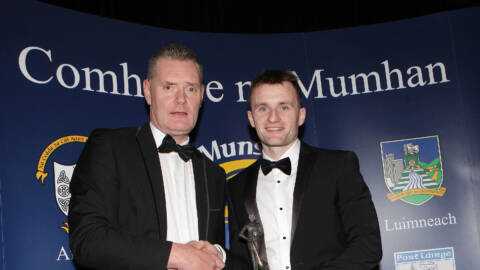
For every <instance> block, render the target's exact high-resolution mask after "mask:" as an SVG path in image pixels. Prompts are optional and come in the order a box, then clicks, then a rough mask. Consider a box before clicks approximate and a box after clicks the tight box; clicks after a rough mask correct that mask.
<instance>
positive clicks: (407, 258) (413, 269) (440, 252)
mask: <svg viewBox="0 0 480 270" xmlns="http://www.w3.org/2000/svg"><path fill="white" fill-rule="evenodd" d="M393 256H394V257H395V270H455V254H454V252H453V247H446V248H436V249H425V250H413V251H403V252H395V253H394V255H393Z"/></svg>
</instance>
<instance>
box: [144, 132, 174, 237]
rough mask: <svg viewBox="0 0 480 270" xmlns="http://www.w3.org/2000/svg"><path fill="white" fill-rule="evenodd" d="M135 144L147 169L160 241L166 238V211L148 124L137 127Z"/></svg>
mask: <svg viewBox="0 0 480 270" xmlns="http://www.w3.org/2000/svg"><path fill="white" fill-rule="evenodd" d="M137 143H138V145H139V148H140V152H141V153H142V157H143V160H144V163H145V166H146V168H147V173H148V176H149V180H150V184H151V186H152V190H153V200H154V202H155V209H156V212H157V223H158V229H159V233H160V239H166V238H167V230H166V229H164V228H167V209H166V204H165V193H164V192H165V191H164V188H163V177H162V169H161V168H160V159H159V158H158V152H157V147H156V145H155V140H154V139H153V135H152V131H151V130H150V126H149V124H148V123H147V124H145V125H143V126H141V127H138V130H137Z"/></svg>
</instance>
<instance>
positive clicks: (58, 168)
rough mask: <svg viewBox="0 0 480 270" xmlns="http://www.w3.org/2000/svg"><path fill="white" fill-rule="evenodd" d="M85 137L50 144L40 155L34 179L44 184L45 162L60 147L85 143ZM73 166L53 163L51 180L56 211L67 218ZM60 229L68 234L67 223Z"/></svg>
mask: <svg viewBox="0 0 480 270" xmlns="http://www.w3.org/2000/svg"><path fill="white" fill-rule="evenodd" d="M86 141H87V137H85V136H80V135H71V136H65V137H61V138H59V139H57V140H55V141H54V142H52V143H50V144H49V145H48V146H47V147H46V148H45V150H43V153H42V155H41V156H40V158H39V160H38V164H37V172H36V173H35V177H36V178H37V180H39V181H41V183H42V184H45V178H46V177H47V176H48V173H47V172H46V170H45V167H46V165H47V161H48V159H49V157H50V156H51V155H52V153H53V152H54V151H55V150H57V149H58V148H60V147H61V146H63V145H65V144H68V143H74V142H79V143H85V142H86ZM74 168H75V164H72V165H64V164H61V163H58V162H56V161H53V172H54V173H53V180H54V189H55V199H56V202H57V206H58V209H60V211H61V212H62V213H63V214H64V215H65V216H68V204H69V203H70V197H71V194H70V179H71V178H72V174H73V169H74ZM60 228H61V229H64V230H65V231H66V232H67V233H68V232H69V228H68V223H67V222H65V223H64V224H63V225H62V226H60Z"/></svg>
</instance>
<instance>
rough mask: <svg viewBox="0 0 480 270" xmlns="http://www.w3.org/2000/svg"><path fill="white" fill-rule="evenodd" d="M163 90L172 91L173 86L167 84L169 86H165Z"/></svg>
mask: <svg viewBox="0 0 480 270" xmlns="http://www.w3.org/2000/svg"><path fill="white" fill-rule="evenodd" d="M163 89H164V90H167V91H168V90H172V86H171V85H168V84H167V85H164V86H163Z"/></svg>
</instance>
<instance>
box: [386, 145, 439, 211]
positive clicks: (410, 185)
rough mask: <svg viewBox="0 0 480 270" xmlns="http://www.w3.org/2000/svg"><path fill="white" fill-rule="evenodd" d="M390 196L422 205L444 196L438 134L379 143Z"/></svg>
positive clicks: (392, 198) (388, 195) (393, 199)
mask: <svg viewBox="0 0 480 270" xmlns="http://www.w3.org/2000/svg"><path fill="white" fill-rule="evenodd" d="M380 148H381V153H382V163H383V173H384V179H385V184H386V186H387V188H388V190H389V191H390V193H389V194H387V197H388V199H390V201H392V202H394V201H397V200H401V201H403V202H406V203H409V204H413V205H422V204H424V203H426V202H427V201H429V200H430V199H431V198H433V197H434V196H443V195H444V194H445V191H446V188H445V187H442V184H443V166H442V158H441V154H440V144H439V139H438V136H429V137H420V138H410V139H403V140H395V141H385V142H381V143H380Z"/></svg>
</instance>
